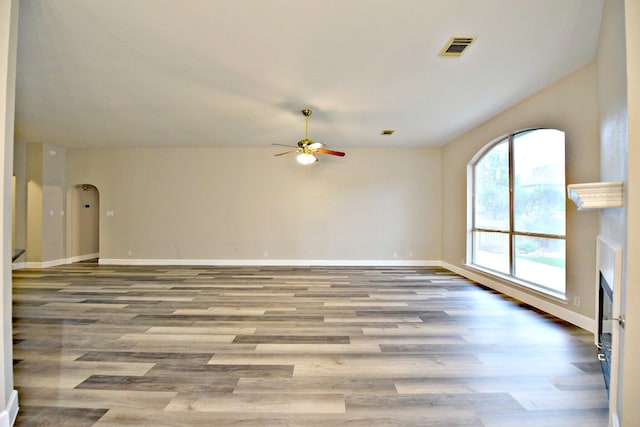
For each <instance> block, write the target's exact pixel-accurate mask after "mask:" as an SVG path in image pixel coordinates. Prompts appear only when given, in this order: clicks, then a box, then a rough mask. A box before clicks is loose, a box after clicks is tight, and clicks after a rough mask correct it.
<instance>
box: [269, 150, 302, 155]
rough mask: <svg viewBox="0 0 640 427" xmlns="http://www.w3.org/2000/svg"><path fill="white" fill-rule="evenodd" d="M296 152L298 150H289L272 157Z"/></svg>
mask: <svg viewBox="0 0 640 427" xmlns="http://www.w3.org/2000/svg"><path fill="white" fill-rule="evenodd" d="M296 151H298V150H289V151H285V152H284V153H278V154H274V156H284V155H285V154H289V153H295V152H296Z"/></svg>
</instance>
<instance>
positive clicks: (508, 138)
mask: <svg viewBox="0 0 640 427" xmlns="http://www.w3.org/2000/svg"><path fill="white" fill-rule="evenodd" d="M545 129H549V130H558V131H559V132H563V134H565V138H564V150H565V164H564V182H563V186H564V187H565V188H566V133H565V132H564V131H562V130H559V129H553V128H543V127H538V128H527V129H522V130H518V131H514V132H511V133H509V134H507V135H503V136H501V137H499V138H496V139H495V140H493V141H491V142H490V143H488V144H486V145H485V146H483V147H482V148H481V149H480V150H479V151H478V152H477V153H476V154H475V155H474V156H473V158H472V159H471V161H470V162H469V163H468V165H467V251H466V262H465V265H466V266H467V267H471V268H474V269H477V270H480V271H482V272H483V273H487V274H490V275H493V276H496V277H498V278H500V279H503V280H506V281H508V282H510V283H512V284H515V285H518V286H522V287H525V288H527V289H529V290H533V291H537V292H541V293H543V294H545V295H547V296H551V297H554V298H558V299H559V300H562V301H564V302H566V301H567V299H566V293H567V289H566V286H567V282H566V279H567V268H566V260H567V253H566V243H567V234H566V233H567V227H566V224H567V206H566V196H565V209H564V221H565V234H552V233H537V232H527V231H517V230H516V229H515V203H514V200H515V195H514V193H515V191H514V187H515V185H514V184H515V173H514V154H513V146H514V139H515V138H516V137H517V136H518V135H521V134H523V133H528V132H532V131H537V130H545ZM503 142H506V143H507V153H508V175H509V188H508V191H509V221H508V224H509V225H508V227H509V229H508V230H504V229H499V228H484V227H476V225H475V222H476V203H475V202H476V182H477V181H476V166H477V165H478V163H480V161H482V159H483V158H484V157H485V156H486V155H488V154H489V153H490V152H491V151H492V150H493V149H494V148H496V147H497V146H498V145H499V144H501V143H503ZM476 233H497V234H503V235H507V236H508V248H509V249H508V257H509V262H508V266H509V272H508V273H504V272H502V271H498V270H495V269H492V268H491V267H486V266H483V265H479V264H475V258H476V252H475V246H474V245H475V237H474V236H475V235H476ZM519 236H524V237H534V238H543V239H556V240H562V241H564V244H565V256H564V261H565V266H564V268H563V269H564V278H565V279H564V291H563V292H560V291H558V290H556V289H552V288H549V287H548V286H545V285H543V284H540V283H535V282H532V281H530V280H526V279H523V278H521V277H517V276H516V258H517V257H516V253H515V252H516V248H515V240H516V237H519Z"/></svg>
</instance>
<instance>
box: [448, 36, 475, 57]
mask: <svg viewBox="0 0 640 427" xmlns="http://www.w3.org/2000/svg"><path fill="white" fill-rule="evenodd" d="M475 39H476V38H475V37H470V36H467V37H451V38H450V39H449V41H448V42H447V44H445V45H444V47H443V48H442V50H441V51H440V56H460V55H462V53H463V52H464V51H465V50H466V49H467V48H468V47H469V45H470V44H471V43H473V41H474V40H475Z"/></svg>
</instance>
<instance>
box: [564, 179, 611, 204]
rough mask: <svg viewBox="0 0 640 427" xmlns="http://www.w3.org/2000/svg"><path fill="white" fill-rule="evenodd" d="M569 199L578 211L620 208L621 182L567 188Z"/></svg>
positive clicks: (569, 186)
mask: <svg viewBox="0 0 640 427" xmlns="http://www.w3.org/2000/svg"><path fill="white" fill-rule="evenodd" d="M567 194H568V195H569V199H571V200H573V202H574V203H575V204H576V206H577V207H578V210H579V211H582V210H587V209H607V208H619V207H622V203H623V199H622V181H614V182H588V183H584V184H570V185H568V186H567Z"/></svg>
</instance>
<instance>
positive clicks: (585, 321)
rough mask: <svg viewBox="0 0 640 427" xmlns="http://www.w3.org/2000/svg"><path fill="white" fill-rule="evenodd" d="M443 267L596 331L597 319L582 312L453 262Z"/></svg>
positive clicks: (583, 327) (588, 329)
mask: <svg viewBox="0 0 640 427" xmlns="http://www.w3.org/2000/svg"><path fill="white" fill-rule="evenodd" d="M442 267H444V268H446V269H447V270H451V271H453V272H454V273H458V274H459V275H461V276H463V277H466V278H467V279H470V280H474V281H476V282H478V283H480V284H481V285H484V286H487V287H489V288H491V289H493V290H495V291H498V292H501V293H503V294H505V295H508V296H510V297H512V298H515V299H517V300H518V301H522V302H524V303H525V304H529V305H531V306H533V307H535V308H537V309H540V310H542V311H544V312H545V313H549V314H552V315H554V316H556V317H558V318H560V319H562V320H564V321H566V322H569V323H571V324H573V325H576V326H578V327H580V328H582V329H584V330H587V331H589V332H591V333H594V334H595V333H596V321H595V319H592V318H590V317H587V316H584V315H582V314H580V313H576V312H575V311H571V310H569V309H567V308H564V307H561V306H559V305H557V304H554V303H552V302H550V301H547V300H545V299H543V298H539V297H537V296H535V295H531V294H528V293H526V292H522V291H520V290H518V289H514V288H512V287H511V286H508V285H505V284H503V283H500V282H498V281H497V280H493V279H490V278H488V277H485V276H482V275H480V274H477V273H474V272H472V271H469V270H467V269H465V268H460V267H457V266H455V265H453V264H449V263H448V262H444V261H443V262H442Z"/></svg>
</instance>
